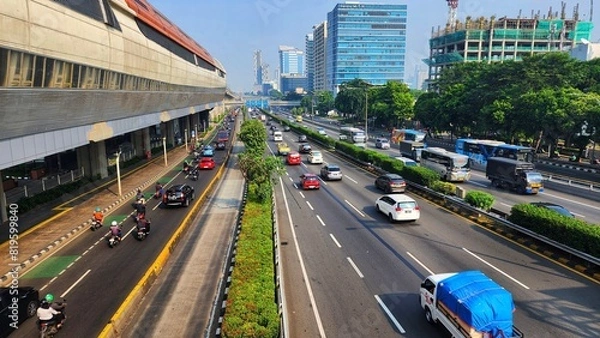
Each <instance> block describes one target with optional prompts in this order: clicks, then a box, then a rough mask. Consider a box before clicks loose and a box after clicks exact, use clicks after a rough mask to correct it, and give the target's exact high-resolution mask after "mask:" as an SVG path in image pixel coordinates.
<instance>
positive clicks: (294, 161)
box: [287, 151, 302, 165]
mask: <svg viewBox="0 0 600 338" xmlns="http://www.w3.org/2000/svg"><path fill="white" fill-rule="evenodd" d="M301 163H302V158H301V157H300V154H298V152H297V151H292V152H290V153H288V155H287V164H289V165H298V164H301Z"/></svg>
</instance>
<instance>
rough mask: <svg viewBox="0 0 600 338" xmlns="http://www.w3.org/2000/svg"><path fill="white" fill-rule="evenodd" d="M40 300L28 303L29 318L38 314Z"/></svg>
mask: <svg viewBox="0 0 600 338" xmlns="http://www.w3.org/2000/svg"><path fill="white" fill-rule="evenodd" d="M37 308H38V302H37V301H35V300H32V301H30V302H29V303H27V318H31V317H33V316H35V315H36V314H37Z"/></svg>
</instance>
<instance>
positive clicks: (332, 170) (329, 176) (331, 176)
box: [320, 164, 343, 181]
mask: <svg viewBox="0 0 600 338" xmlns="http://www.w3.org/2000/svg"><path fill="white" fill-rule="evenodd" d="M320 174H321V177H323V178H324V179H326V180H329V181H333V180H336V181H341V180H342V177H343V175H342V169H340V167H339V166H338V165H337V164H325V165H324V166H323V167H322V168H321V172H320Z"/></svg>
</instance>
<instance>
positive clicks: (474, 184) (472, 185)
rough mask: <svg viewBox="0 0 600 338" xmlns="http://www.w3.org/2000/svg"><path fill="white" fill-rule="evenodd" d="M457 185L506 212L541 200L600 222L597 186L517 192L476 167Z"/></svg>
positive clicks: (551, 185)
mask: <svg viewBox="0 0 600 338" xmlns="http://www.w3.org/2000/svg"><path fill="white" fill-rule="evenodd" d="M306 124H307V125H310V122H306ZM309 127H310V126H309ZM326 132H327V134H328V135H329V136H330V137H332V138H336V139H337V138H338V137H339V133H338V132H337V131H335V130H331V129H327V130H326ZM367 146H368V149H370V150H374V151H378V152H381V153H384V154H388V155H390V156H400V152H399V150H398V149H397V148H391V149H389V150H382V149H377V148H375V143H374V141H373V140H370V141H369V142H368V143H367ZM536 166H538V167H540V168H541V167H544V168H547V169H555V170H558V171H560V172H561V173H564V172H565V171H568V172H569V173H570V174H571V176H573V175H584V176H585V177H588V176H593V175H597V174H593V173H585V172H581V171H575V170H570V169H566V168H559V167H554V166H550V165H542V164H536ZM548 167H550V168H548ZM588 178H589V177H588ZM458 185H459V186H461V187H464V188H465V189H466V190H467V191H469V190H480V191H486V192H489V193H491V194H492V195H494V197H495V198H496V202H495V203H494V208H495V209H497V210H499V211H502V212H505V213H510V209H511V207H512V206H513V205H515V204H519V203H529V202H538V201H543V202H551V203H555V204H559V205H562V206H564V207H565V208H567V209H568V210H569V211H571V213H573V214H574V215H575V217H576V218H579V219H581V220H584V221H586V222H589V223H594V224H600V205H599V204H598V203H597V202H600V191H598V190H593V191H591V190H590V189H589V188H587V189H586V188H584V187H581V186H569V185H568V184H566V183H564V182H557V181H545V182H544V192H542V193H539V194H537V195H519V194H517V193H516V192H514V191H508V190H503V189H499V188H494V187H491V185H490V181H489V180H488V179H487V178H486V177H485V172H483V171H479V170H471V179H470V180H469V181H468V182H465V183H458Z"/></svg>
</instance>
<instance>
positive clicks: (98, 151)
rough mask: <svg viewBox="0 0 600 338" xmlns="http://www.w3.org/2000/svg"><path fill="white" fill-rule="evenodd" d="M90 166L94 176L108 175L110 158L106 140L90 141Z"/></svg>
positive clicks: (104, 176)
mask: <svg viewBox="0 0 600 338" xmlns="http://www.w3.org/2000/svg"><path fill="white" fill-rule="evenodd" d="M90 166H91V174H92V177H98V175H100V178H101V179H102V178H106V177H108V158H107V157H106V144H105V143H104V141H99V142H91V143H90Z"/></svg>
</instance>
